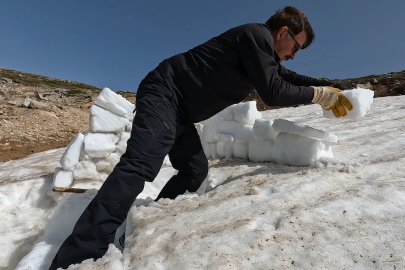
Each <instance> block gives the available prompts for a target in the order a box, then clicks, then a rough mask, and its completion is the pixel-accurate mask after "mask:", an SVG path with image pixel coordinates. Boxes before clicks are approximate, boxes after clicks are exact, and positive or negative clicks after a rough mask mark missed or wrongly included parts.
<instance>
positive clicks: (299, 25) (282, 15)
mask: <svg viewBox="0 0 405 270" xmlns="http://www.w3.org/2000/svg"><path fill="white" fill-rule="evenodd" d="M266 24H267V25H268V26H269V27H270V29H271V31H272V32H273V33H275V32H277V31H278V30H280V28H281V27H283V26H287V27H288V29H290V31H291V32H292V33H293V34H294V35H298V34H299V33H301V31H305V34H306V35H307V37H306V40H305V43H304V45H303V46H302V49H305V48H306V47H308V46H309V45H310V44H311V43H312V42H314V40H315V33H314V30H312V27H311V25H310V24H309V21H308V18H307V16H305V14H304V13H302V12H301V11H299V10H298V9H296V8H295V7H291V6H287V7H285V8H283V9H279V10H277V11H276V13H275V14H274V15H273V16H271V17H270V19H268V20H267V22H266Z"/></svg>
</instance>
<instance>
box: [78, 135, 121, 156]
mask: <svg viewBox="0 0 405 270" xmlns="http://www.w3.org/2000/svg"><path fill="white" fill-rule="evenodd" d="M117 142H118V136H116V135H115V134H112V133H109V134H108V133H87V134H86V136H85V137H84V147H83V154H84V155H88V156H89V157H92V158H105V157H108V155H109V154H111V153H112V152H114V150H115V149H116V145H115V144H116V143H117Z"/></svg>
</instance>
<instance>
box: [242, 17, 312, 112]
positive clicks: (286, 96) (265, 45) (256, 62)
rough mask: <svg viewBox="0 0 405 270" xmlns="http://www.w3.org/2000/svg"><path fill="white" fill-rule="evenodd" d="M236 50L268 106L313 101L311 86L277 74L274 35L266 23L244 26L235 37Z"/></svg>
mask: <svg viewBox="0 0 405 270" xmlns="http://www.w3.org/2000/svg"><path fill="white" fill-rule="evenodd" d="M238 50H239V54H240V56H241V58H242V62H243V65H244V67H245V70H246V72H247V75H248V77H249V78H250V80H251V82H252V84H253V86H254V87H255V88H256V90H257V92H258V93H259V95H260V97H261V98H262V100H263V102H264V103H266V104H267V105H268V106H290V105H297V104H305V103H310V102H311V101H312V98H313V96H314V90H313V88H311V87H306V86H296V85H293V84H291V83H288V82H286V81H285V80H284V79H283V78H282V77H281V76H280V75H279V74H278V69H279V64H278V63H277V62H276V61H275V59H274V58H275V55H274V42H273V38H272V37H271V32H270V30H269V29H268V28H267V27H266V26H265V25H259V24H254V25H251V26H248V27H247V28H245V30H244V31H242V32H241V34H239V36H238Z"/></svg>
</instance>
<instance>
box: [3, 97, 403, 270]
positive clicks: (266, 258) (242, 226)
mask: <svg viewBox="0 0 405 270" xmlns="http://www.w3.org/2000/svg"><path fill="white" fill-rule="evenodd" d="M404 102H405V96H399V97H385V98H378V99H375V100H374V103H373V105H372V109H371V110H370V111H369V112H368V113H367V115H365V116H364V117H363V118H361V119H360V120H358V121H352V120H347V119H341V120H339V121H333V120H329V119H326V118H324V117H323V113H322V110H321V109H320V107H319V106H318V105H310V106H302V107H297V108H284V109H278V110H272V111H266V112H263V118H264V119H276V118H282V119H288V120H290V121H294V122H295V123H298V124H305V125H308V126H310V127H313V128H316V129H319V130H325V131H327V132H332V133H334V134H336V135H337V136H338V137H339V142H338V143H337V144H335V145H332V146H331V147H332V148H333V152H334V157H335V158H334V159H325V160H321V161H320V162H319V161H318V162H316V163H313V164H311V165H310V166H309V167H294V166H285V165H280V164H276V163H252V162H248V161H244V160H211V161H210V172H209V176H208V179H207V183H206V184H207V193H206V194H205V195H203V196H198V195H196V194H186V195H182V196H179V197H178V198H177V199H176V200H168V199H162V200H160V201H159V202H156V203H155V202H151V199H148V196H149V197H152V198H155V197H156V195H157V194H158V192H159V190H160V188H161V187H162V186H163V185H164V180H161V179H163V178H164V179H165V180H167V179H168V178H170V176H171V175H173V174H174V173H176V172H175V170H174V169H173V168H171V167H165V168H163V169H162V171H161V173H162V174H163V176H158V179H157V181H156V182H154V183H148V184H152V185H153V184H156V186H152V187H148V188H145V191H144V193H143V195H142V196H140V197H139V199H138V200H137V201H136V204H137V205H138V207H133V208H132V209H131V211H130V215H129V216H128V225H127V228H128V234H127V237H126V243H125V244H126V248H125V249H124V252H123V253H121V252H120V251H119V250H118V249H117V248H115V247H114V246H113V245H111V246H110V248H109V251H108V253H107V254H106V256H104V257H103V258H102V259H100V260H99V261H97V262H92V261H91V260H88V261H86V262H85V263H82V264H79V265H76V266H71V267H70V269H272V268H273V269H285V268H300V269H319V268H326V269H395V268H396V269H403V268H404V266H405V265H404V259H403V258H405V249H404V241H405V233H404V232H405V167H404V166H403V163H404V161H405V154H404V153H405V138H404V131H405V125H404V122H403V119H404V117H405V109H404V108H405V106H404V105H403V104H404ZM276 140H277V139H276ZM214 146H216V143H210V144H209V147H208V148H213V147H214ZM64 150H65V149H57V150H51V151H47V152H43V153H39V154H35V155H32V156H30V157H28V158H25V159H21V160H16V161H9V162H4V163H0V209H1V213H2V216H1V217H2V226H1V229H0V239H1V241H0V268H1V267H2V268H3V269H19V270H23V269H25V270H28V269H47V267H48V266H49V264H50V261H51V260H52V258H53V255H54V254H55V252H56V250H57V247H58V246H59V245H60V244H61V241H63V239H64V237H65V236H66V235H67V234H68V233H69V232H70V230H71V229H72V226H73V224H74V222H75V219H77V217H78V216H79V215H80V213H81V211H82V210H83V209H84V207H86V205H87V203H88V202H89V201H90V199H91V197H92V196H93V195H94V193H92V191H88V193H84V194H71V195H70V194H64V195H63V197H62V199H61V200H60V201H59V202H58V203H57V204H56V203H55V202H54V199H53V198H52V197H50V196H48V195H47V193H49V195H53V196H60V194H53V193H52V192H50V189H51V188H52V179H53V173H54V170H55V168H56V167H59V166H60V165H59V162H58V161H59V159H60V157H61V156H62V154H63V152H64ZM166 166H167V165H166ZM160 177H161V178H160ZM148 192H150V193H149V194H148ZM148 203H150V204H149V206H148V207H145V206H141V205H145V204H146V205H147V204H148ZM32 248H34V249H32ZM31 249H32V251H31V253H29V252H30V250H31ZM24 256H26V257H25V258H24V259H23V260H21V259H22V258H23V257H24ZM20 261H21V262H20ZM18 262H20V264H19V265H18V266H17V264H18Z"/></svg>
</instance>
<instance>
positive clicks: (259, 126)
mask: <svg viewBox="0 0 405 270" xmlns="http://www.w3.org/2000/svg"><path fill="white" fill-rule="evenodd" d="M253 133H254V134H255V136H256V138H258V139H261V140H273V141H274V140H275V139H276V137H277V132H275V131H274V129H273V121H272V120H266V119H256V121H255V123H254V125H253Z"/></svg>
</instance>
